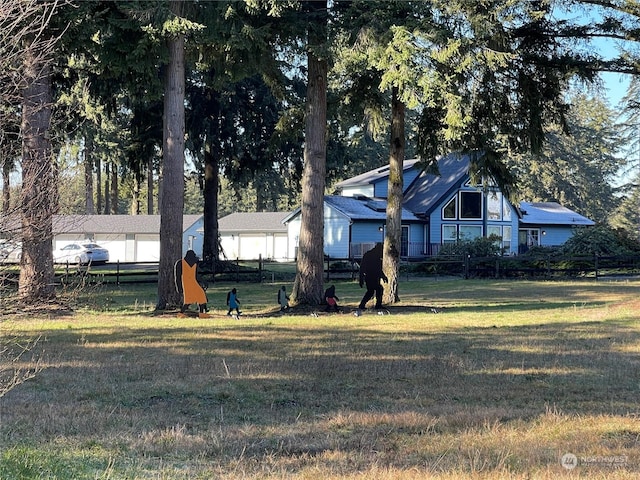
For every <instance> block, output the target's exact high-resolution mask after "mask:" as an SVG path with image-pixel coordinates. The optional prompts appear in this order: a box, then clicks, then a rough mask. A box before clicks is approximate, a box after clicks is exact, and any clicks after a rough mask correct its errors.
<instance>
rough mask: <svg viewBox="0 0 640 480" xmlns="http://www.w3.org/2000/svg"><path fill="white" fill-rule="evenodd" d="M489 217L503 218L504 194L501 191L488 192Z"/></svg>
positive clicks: (490, 218) (492, 218)
mask: <svg viewBox="0 0 640 480" xmlns="http://www.w3.org/2000/svg"><path fill="white" fill-rule="evenodd" d="M487 218H488V219H489V220H501V219H502V194H501V193H500V192H489V193H488V194H487Z"/></svg>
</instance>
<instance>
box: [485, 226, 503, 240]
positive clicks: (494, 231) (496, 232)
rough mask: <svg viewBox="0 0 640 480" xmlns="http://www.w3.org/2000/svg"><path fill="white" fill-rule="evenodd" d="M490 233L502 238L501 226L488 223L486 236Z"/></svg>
mask: <svg viewBox="0 0 640 480" xmlns="http://www.w3.org/2000/svg"><path fill="white" fill-rule="evenodd" d="M491 235H495V236H496V237H500V238H502V227H500V226H499V225H488V226H487V237H490V236H491Z"/></svg>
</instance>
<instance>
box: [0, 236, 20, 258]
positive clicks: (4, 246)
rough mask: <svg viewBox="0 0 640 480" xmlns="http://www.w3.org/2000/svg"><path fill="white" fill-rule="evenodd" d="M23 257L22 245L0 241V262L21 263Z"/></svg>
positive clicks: (9, 241)
mask: <svg viewBox="0 0 640 480" xmlns="http://www.w3.org/2000/svg"><path fill="white" fill-rule="evenodd" d="M21 257H22V243H21V242H15V241H12V240H5V239H2V240H0V262H2V263H20V258H21Z"/></svg>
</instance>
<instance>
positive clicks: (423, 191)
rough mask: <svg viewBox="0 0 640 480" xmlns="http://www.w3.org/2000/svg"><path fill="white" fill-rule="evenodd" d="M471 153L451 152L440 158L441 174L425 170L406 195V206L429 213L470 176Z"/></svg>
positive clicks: (416, 211) (422, 212)
mask: <svg viewBox="0 0 640 480" xmlns="http://www.w3.org/2000/svg"><path fill="white" fill-rule="evenodd" d="M469 165H470V158H469V155H463V154H459V153H451V154H449V155H446V156H444V157H441V158H440V159H439V160H438V170H439V171H440V175H439V176H438V175H434V174H432V173H427V172H426V171H423V172H422V173H420V175H419V176H418V177H417V178H416V179H415V180H414V182H413V183H412V184H411V185H410V186H409V188H408V189H407V191H406V193H405V195H404V203H403V205H404V207H405V208H407V209H409V210H411V211H412V212H414V213H419V214H425V215H429V214H430V213H431V211H432V210H433V209H434V208H435V207H436V206H437V205H438V204H439V203H440V202H441V201H442V200H443V197H445V196H446V195H447V194H448V193H449V192H450V191H453V190H454V189H456V188H457V187H458V186H459V185H460V184H461V183H462V181H463V180H465V179H466V178H468V177H469Z"/></svg>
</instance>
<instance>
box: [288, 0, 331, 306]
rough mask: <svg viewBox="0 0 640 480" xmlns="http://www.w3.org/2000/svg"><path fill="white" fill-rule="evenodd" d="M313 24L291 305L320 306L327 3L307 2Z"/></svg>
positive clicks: (309, 53) (325, 119)
mask: <svg viewBox="0 0 640 480" xmlns="http://www.w3.org/2000/svg"><path fill="white" fill-rule="evenodd" d="M309 4H310V9H311V12H312V13H313V14H314V23H313V24H311V25H310V27H309V34H308V37H309V39H308V46H307V50H308V51H307V65H308V79H307V99H306V106H305V141H304V170H303V174H302V206H301V219H302V221H301V225H300V236H299V239H298V260H297V272H296V278H295V281H294V284H293V290H292V303H293V304H307V305H317V304H319V303H320V302H322V296H323V293H324V292H323V281H324V278H323V275H324V188H325V176H326V168H327V167H326V163H327V139H326V132H327V69H328V67H327V61H326V59H323V58H320V57H319V54H318V48H319V47H321V46H323V45H324V44H325V43H326V40H327V34H326V32H327V16H326V12H327V2H326V0H324V1H315V2H309Z"/></svg>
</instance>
